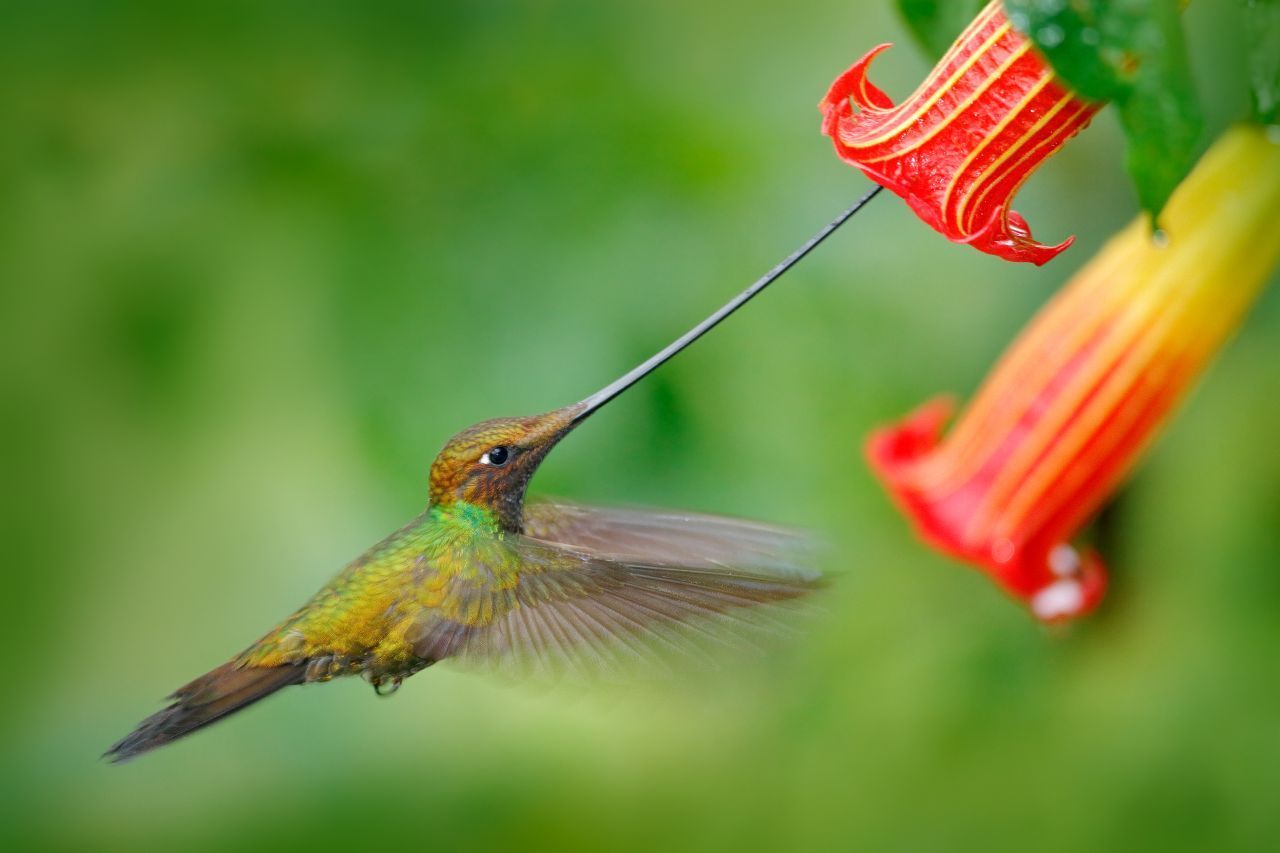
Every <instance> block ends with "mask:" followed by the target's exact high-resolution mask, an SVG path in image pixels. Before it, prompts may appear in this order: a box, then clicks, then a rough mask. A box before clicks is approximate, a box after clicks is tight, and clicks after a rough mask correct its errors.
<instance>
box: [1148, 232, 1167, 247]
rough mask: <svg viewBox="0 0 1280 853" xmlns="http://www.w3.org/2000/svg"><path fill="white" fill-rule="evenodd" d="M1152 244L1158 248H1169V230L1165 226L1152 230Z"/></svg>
mask: <svg viewBox="0 0 1280 853" xmlns="http://www.w3.org/2000/svg"><path fill="white" fill-rule="evenodd" d="M1151 245H1153V246H1155V247H1156V248H1157V249H1164V248H1167V247H1168V245H1169V232H1168V231H1165V230H1164V229H1163V228H1157V229H1156V230H1154V231H1152V232H1151Z"/></svg>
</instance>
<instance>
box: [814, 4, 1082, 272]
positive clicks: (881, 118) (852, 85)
mask: <svg viewBox="0 0 1280 853" xmlns="http://www.w3.org/2000/svg"><path fill="white" fill-rule="evenodd" d="M888 47H889V45H887V44H882V45H880V46H879V47H877V48H875V49H874V50H872V51H871V52H870V53H868V54H867V55H866V56H864V57H862V59H860V60H858V61H857V62H856V63H854V65H853V67H852V68H850V69H849V70H848V71H846V72H845V73H844V74H842V75H841V76H840V77H839V78H837V79H836V81H835V83H833V84H832V85H831V89H830V91H829V92H827V96H826V98H824V99H823V101H822V103H821V104H820V105H819V107H820V109H821V110H822V112H823V121H822V132H823V133H825V134H827V135H828V136H830V137H831V140H832V142H834V143H835V148H836V153H837V154H839V155H840V157H841V158H843V159H844V160H846V161H848V162H849V163H852V164H853V165H855V166H857V167H858V168H859V169H861V170H862V171H863V172H864V173H865V174H866V175H867V177H869V178H871V179H872V180H873V181H875V182H877V183H879V184H882V185H883V186H886V187H888V188H889V189H891V190H893V191H894V192H895V193H897V194H898V195H900V196H902V198H903V199H905V200H906V202H907V204H909V205H911V208H912V210H914V211H915V212H916V213H917V214H918V215H919V216H920V218H921V219H923V220H924V221H925V222H927V223H928V224H929V225H930V226H931V227H933V228H934V229H936V230H937V231H939V232H941V233H942V234H944V235H946V236H947V237H948V238H949V239H951V240H954V241H956V242H958V243H968V244H970V245H971V246H973V247H974V248H976V249H979V250H980V251H983V252H987V253H989V254H993V255H998V256H1000V257H1002V258H1005V259H1006V260H1010V261H1030V262H1031V263H1034V264H1043V263H1045V262H1046V261H1048V260H1049V259H1051V258H1052V257H1053V256H1054V255H1056V254H1058V253H1059V252H1061V251H1062V250H1063V249H1065V248H1067V246H1069V245H1071V241H1072V239H1073V238H1068V239H1067V240H1065V241H1063V242H1062V243H1059V244H1058V245H1057V246H1045V245H1042V244H1040V243H1037V242H1036V241H1034V240H1033V239H1031V231H1030V229H1029V228H1028V227H1027V222H1026V220H1025V219H1023V218H1022V217H1021V216H1019V215H1018V214H1017V213H1016V212H1014V211H1012V210H1010V209H1009V204H1010V202H1011V200H1012V199H1013V196H1014V194H1015V193H1016V192H1017V191H1018V187H1020V186H1021V185H1022V182H1023V181H1025V180H1026V179H1027V178H1028V176H1030V174H1031V173H1032V172H1033V171H1035V169H1036V167H1037V166H1039V165H1040V164H1041V163H1042V162H1044V161H1045V160H1046V159H1047V158H1048V157H1049V156H1050V155H1051V154H1053V152H1055V151H1057V150H1058V148H1059V147H1061V146H1062V144H1063V143H1064V142H1066V141H1067V140H1068V139H1070V138H1071V137H1072V136H1074V135H1075V134H1076V133H1077V132H1078V131H1080V130H1081V129H1083V128H1084V127H1085V126H1086V125H1087V124H1088V123H1089V120H1090V119H1091V118H1093V114H1094V113H1095V112H1097V111H1098V110H1099V109H1100V108H1101V107H1102V104H1101V103H1097V102H1088V101H1084V100H1082V99H1080V98H1079V97H1077V96H1075V95H1074V94H1072V93H1071V92H1070V91H1069V90H1068V89H1067V88H1066V87H1065V86H1064V85H1063V84H1062V83H1061V82H1059V81H1058V79H1057V77H1056V76H1055V75H1054V73H1053V71H1052V69H1050V67H1049V64H1048V63H1047V62H1045V60H1044V59H1043V58H1042V57H1041V56H1040V55H1039V54H1038V53H1036V51H1035V50H1034V48H1033V47H1032V46H1031V42H1030V41H1029V40H1028V39H1027V38H1026V37H1025V36H1023V35H1022V34H1021V33H1019V32H1018V31H1017V30H1015V29H1014V28H1013V26H1012V24H1010V23H1009V20H1008V18H1007V17H1005V14H1004V12H1003V11H1002V9H1001V6H1000V2H999V0H992V2H991V3H990V4H989V5H988V6H987V7H986V8H985V9H984V10H983V11H982V13H981V14H980V15H978V17H977V18H976V19H975V20H974V21H973V23H971V24H970V25H969V27H968V29H966V30H965V31H964V32H963V33H962V34H961V35H960V38H959V39H957V41H956V43H955V44H954V45H953V46H952V48H951V50H950V51H948V52H947V55H946V56H944V57H943V58H942V60H941V61H940V62H939V63H938V65H937V66H936V67H935V68H934V70H933V73H932V74H930V75H929V77H928V78H927V79H926V80H925V81H924V83H923V84H922V85H921V86H920V88H919V89H917V90H916V91H915V93H914V94H913V95H911V97H910V98H908V99H907V100H906V101H904V102H903V103H902V104H901V105H899V106H897V107H895V106H894V105H893V102H892V101H891V100H889V98H888V96H887V95H885V93H884V92H882V91H880V90H879V89H877V88H876V87H875V86H873V85H872V84H871V83H870V82H869V81H868V80H867V67H868V66H869V65H870V64H871V60H872V59H874V58H875V57H876V55H877V54H879V53H880V52H881V51H883V50H885V49H886V48H888Z"/></svg>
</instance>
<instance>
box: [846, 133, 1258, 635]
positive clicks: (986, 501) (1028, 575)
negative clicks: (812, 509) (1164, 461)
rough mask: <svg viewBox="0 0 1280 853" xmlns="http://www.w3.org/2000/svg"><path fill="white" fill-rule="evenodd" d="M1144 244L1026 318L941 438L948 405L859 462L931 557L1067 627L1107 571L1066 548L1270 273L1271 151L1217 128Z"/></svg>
mask: <svg viewBox="0 0 1280 853" xmlns="http://www.w3.org/2000/svg"><path fill="white" fill-rule="evenodd" d="M1162 226H1163V228H1164V233H1163V234H1162V235H1160V237H1161V239H1155V238H1153V235H1152V234H1151V232H1150V228H1149V225H1148V223H1147V221H1146V220H1145V218H1139V219H1138V220H1137V221H1135V222H1133V223H1132V224H1131V225H1129V226H1128V227H1127V228H1126V229H1125V230H1124V231H1122V232H1121V233H1120V234H1119V235H1117V236H1116V237H1114V238H1113V239H1112V240H1111V241H1110V242H1109V243H1108V244H1107V245H1106V246H1105V247H1104V248H1103V250H1102V252H1101V253H1100V254H1099V255H1098V256H1097V257H1096V258H1094V259H1093V261H1092V262H1090V263H1089V264H1088V265H1086V266H1085V267H1084V268H1083V269H1082V270H1081V271H1080V272H1079V273H1078V274H1077V275H1076V276H1075V277H1074V278H1073V280H1072V281H1071V282H1070V283H1069V284H1068V285H1067V286H1066V287H1065V288H1064V289H1063V290H1062V291H1061V292H1060V293H1059V294H1058V295H1057V296H1056V297H1055V298H1054V299H1053V300H1052V301H1051V302H1050V303H1049V304H1048V305H1047V306H1046V307H1045V308H1044V309H1043V310H1042V311H1041V312H1040V313H1039V315H1037V316H1036V317H1035V319H1034V320H1033V321H1032V322H1031V324H1030V326H1028V327H1027V329H1026V330H1025V331H1024V332H1023V333H1022V335H1021V336H1020V337H1019V338H1018V339H1017V340H1016V341H1015V342H1014V343H1013V345H1012V346H1011V347H1010V349H1009V350H1008V351H1007V352H1006V353H1005V355H1004V356H1003V358H1002V359H1001V360H1000V362H999V363H998V364H997V365H996V368H995V370H994V371H993V372H992V373H991V375H990V376H989V377H988V379H987V381H986V382H985V383H984V385H983V387H982V389H981V390H980V391H979V393H978V395H977V397H976V398H975V399H974V400H973V402H972V403H970V405H969V406H968V408H967V409H966V410H965V412H964V413H963V414H962V415H961V416H960V417H959V419H958V421H957V422H956V424H955V426H954V427H952V428H951V430H950V431H949V433H947V435H946V436H945V437H941V434H942V431H943V428H944V426H945V424H946V422H947V420H948V419H949V417H950V413H951V405H950V403H949V402H947V401H935V402H932V403H929V404H926V405H925V406H924V407H922V408H921V409H919V410H918V411H917V412H916V413H914V414H913V415H911V416H910V417H908V418H907V419H906V420H905V421H904V422H903V423H901V424H898V425H896V426H893V427H890V428H887V429H883V430H881V431H879V432H876V433H875V434H874V435H873V436H872V437H871V439H870V441H869V443H868V455H869V457H870V461H871V464H872V466H873V468H874V469H875V471H876V472H877V474H878V475H879V476H880V477H881V478H882V479H883V481H884V483H885V485H886V486H887V487H888V489H889V491H890V492H891V494H892V495H893V497H894V499H895V500H896V501H897V503H898V504H899V505H900V506H901V507H902V508H903V510H904V511H905V512H906V513H907V515H909V516H910V518H911V519H912V521H913V522H914V524H915V526H916V528H917V529H918V531H919V532H920V534H921V535H922V536H923V538H924V539H926V540H927V541H928V542H929V543H930V544H932V545H934V546H935V547H937V548H939V549H940V550H942V551H944V552H946V553H947V554H950V555H952V556H954V557H956V558H958V559H960V560H963V561H966V562H969V563H972V564H975V565H976V566H978V567H980V568H981V569H982V570H983V571H985V572H986V573H988V574H989V575H990V576H991V577H992V578H994V579H995V580H996V581H997V582H998V583H999V584H1000V585H1001V586H1003V587H1004V589H1005V590H1007V591H1008V592H1009V593H1010V594H1012V595H1013V596H1015V597H1017V598H1019V599H1022V600H1024V601H1025V602H1027V604H1028V605H1029V606H1030V608H1031V610H1032V612H1033V613H1034V614H1035V615H1036V616H1037V617H1039V618H1041V619H1044V620H1055V619H1064V618H1069V617H1073V616H1078V615H1081V614H1083V613H1086V612H1088V611H1089V610H1090V609H1092V608H1093V607H1094V606H1095V605H1096V604H1097V603H1098V601H1099V600H1100V598H1101V597H1102V594H1103V591H1104V588H1105V586H1106V572H1105V569H1104V567H1103V564H1102V561H1101V560H1100V558H1099V557H1098V555H1097V554H1095V553H1094V552H1092V551H1091V550H1088V549H1081V548H1078V547H1077V545H1076V543H1075V539H1076V537H1077V534H1078V533H1079V532H1080V530H1081V528H1082V526H1083V525H1085V524H1086V523H1087V522H1088V521H1089V520H1090V519H1091V518H1092V517H1093V515H1094V514H1095V513H1096V512H1097V511H1098V510H1099V509H1100V508H1101V507H1102V506H1103V504H1104V503H1105V502H1106V501H1107V499H1108V498H1109V496H1110V495H1111V494H1112V493H1113V491H1114V490H1115V489H1116V487H1117V486H1118V485H1119V483H1120V482H1121V481H1122V480H1123V478H1124V477H1125V475H1126V474H1127V473H1128V472H1129V471H1130V470H1131V469H1132V468H1133V466H1134V464H1135V463H1136V462H1137V461H1138V459H1139V458H1140V457H1141V455H1142V453H1143V451H1144V449H1145V448H1146V447H1147V446H1148V445H1149V443H1150V442H1151V441H1152V439H1153V438H1154V437H1155V436H1156V434H1157V433H1158V432H1159V430H1160V428H1161V427H1162V426H1163V425H1164V424H1165V422H1166V421H1167V420H1168V418H1169V417H1170V415H1171V414H1172V412H1173V410H1174V408H1175V407H1176V405H1177V404H1178V402H1179V400H1181V399H1182V397H1183V395H1184V394H1185V393H1186V392H1187V390H1188V389H1189V388H1190V387H1191V385H1192V384H1193V381H1194V380H1195V379H1196V377H1197V376H1198V375H1199V374H1200V372H1201V371H1202V370H1203V369H1204V367H1205V366H1206V364H1207V363H1208V362H1209V361H1210V360H1211V359H1212V357H1213V355H1214V354H1215V353H1216V352H1217V350H1218V349H1219V348H1221V346H1222V345H1223V343H1224V342H1225V341H1226V340H1227V338H1228V337H1229V336H1230V334H1231V333H1232V331H1233V330H1234V329H1235V328H1236V326H1237V325H1238V324H1239V322H1240V319H1241V318H1242V317H1243V315H1244V314H1245V312H1246V311H1247V310H1248V308H1249V306H1250V305H1251V304H1252V303H1253V301H1254V299H1255V298H1256V297H1257V295H1258V293H1259V292H1260V290H1261V289H1262V286H1263V285H1264V284H1265V283H1266V281H1267V278H1268V275H1269V273H1270V272H1271V270H1272V269H1273V268H1274V267H1275V265H1276V261H1277V258H1280V145H1277V144H1276V143H1275V142H1273V141H1271V140H1269V139H1268V137H1267V134H1266V132H1265V131H1264V130H1262V129H1261V128H1259V127H1256V126H1244V127H1239V128H1235V129H1233V130H1230V131H1228V132H1227V133H1226V134H1225V135H1224V136H1223V137H1222V138H1221V139H1220V140H1219V141H1218V142H1217V143H1216V144H1215V145H1214V146H1213V147H1212V148H1211V149H1210V151H1209V152H1208V153H1207V154H1206V155H1205V156H1204V158H1203V159H1202V160H1201V161H1200V163H1199V164H1198V165H1197V166H1196V168H1195V170H1194V171H1193V172H1192V173H1191V175H1190V176H1189V177H1188V178H1187V179H1186V181H1184V182H1183V184H1182V185H1181V186H1180V187H1179V188H1178V190H1177V191H1176V192H1175V193H1174V195H1173V197H1172V199H1171V200H1170V202H1169V205H1168V207H1167V208H1166V209H1165V212H1164V214H1163V215H1162Z"/></svg>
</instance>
